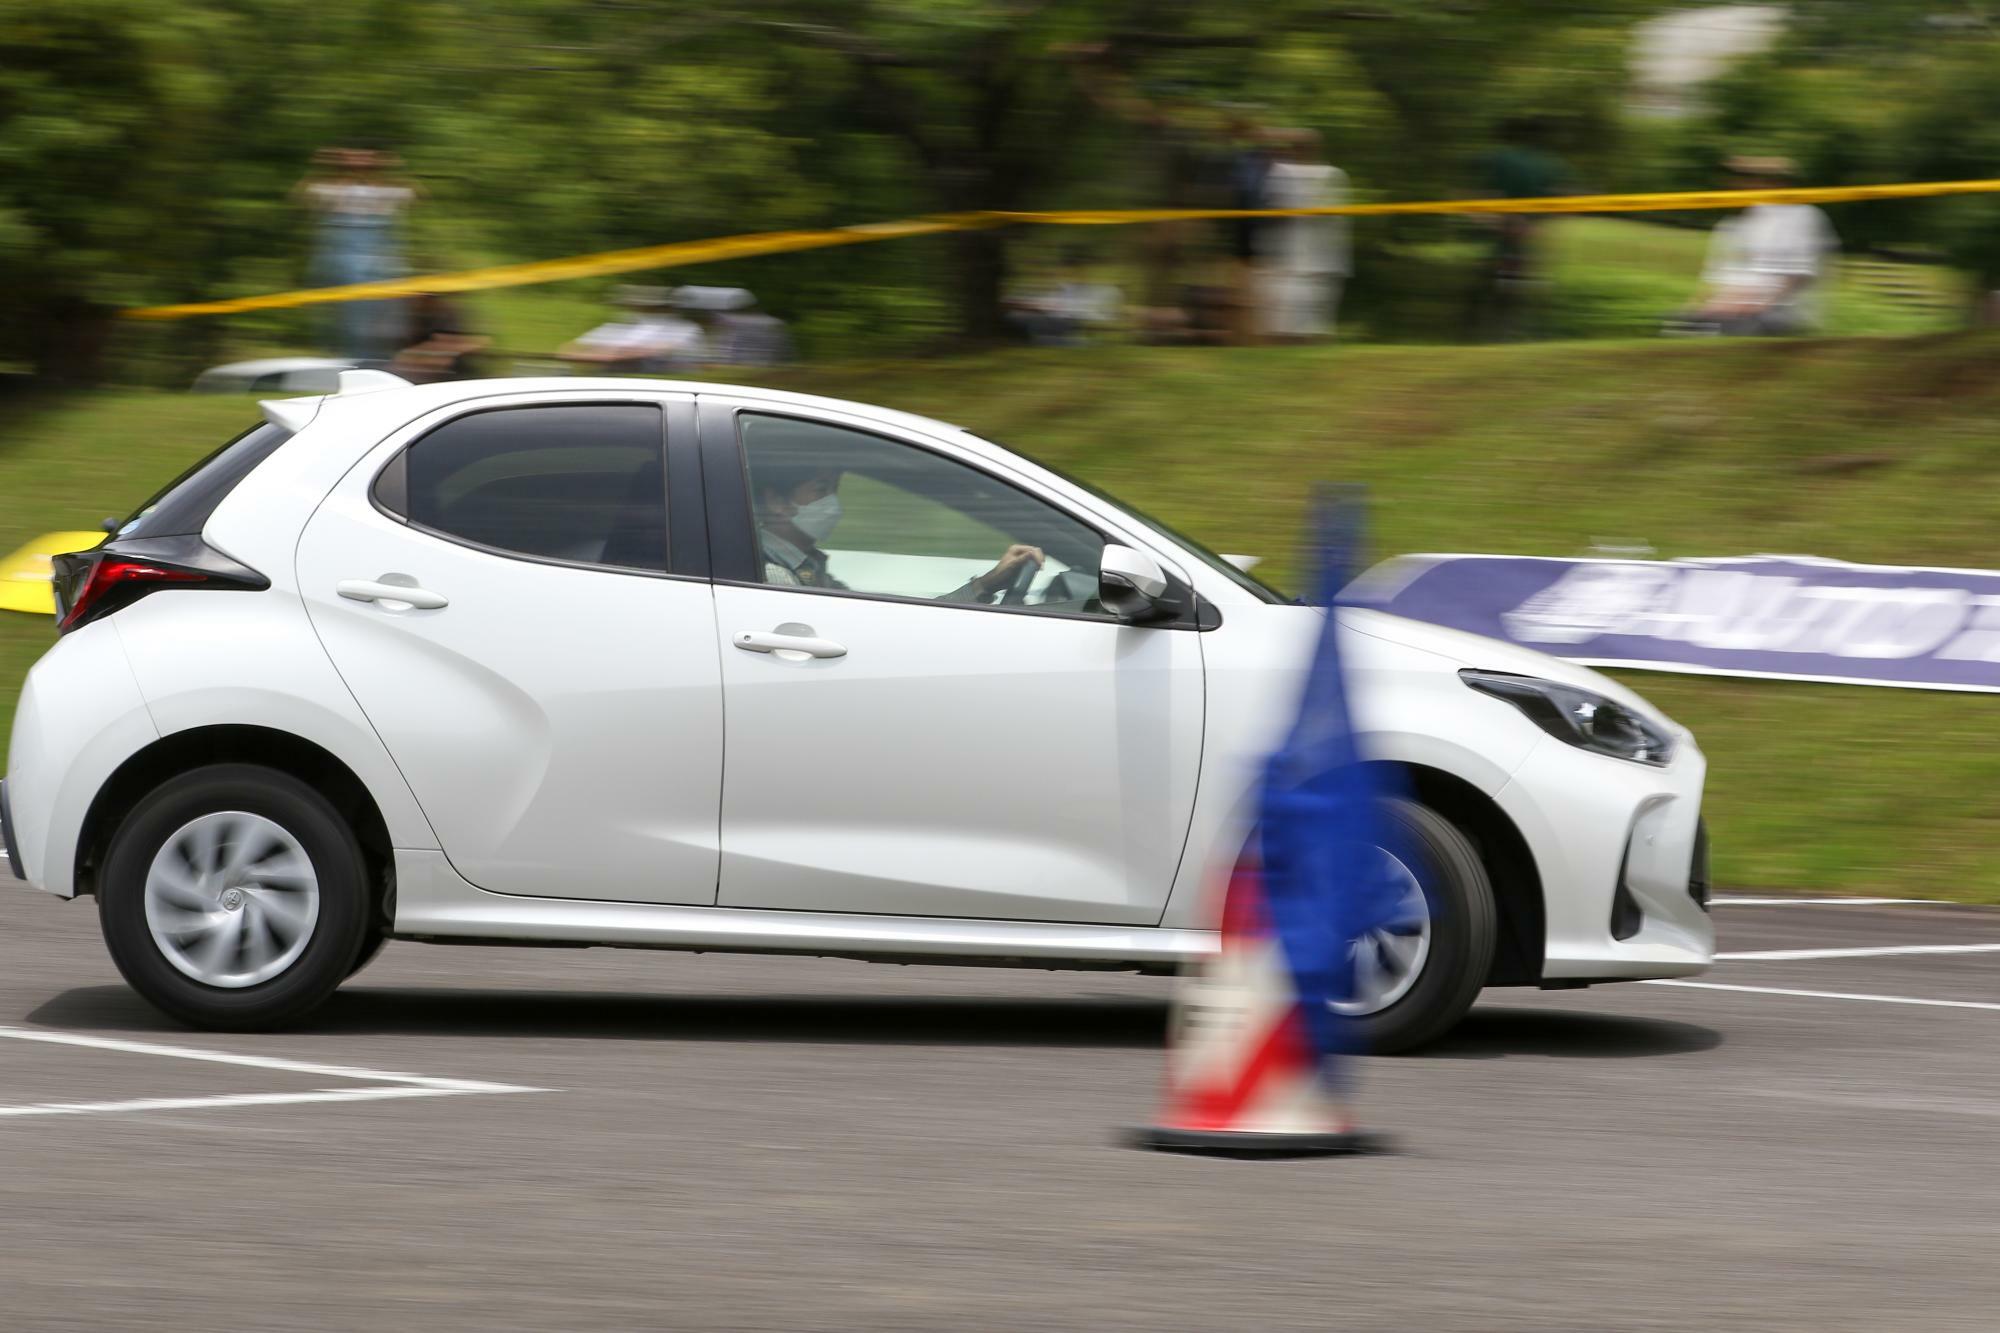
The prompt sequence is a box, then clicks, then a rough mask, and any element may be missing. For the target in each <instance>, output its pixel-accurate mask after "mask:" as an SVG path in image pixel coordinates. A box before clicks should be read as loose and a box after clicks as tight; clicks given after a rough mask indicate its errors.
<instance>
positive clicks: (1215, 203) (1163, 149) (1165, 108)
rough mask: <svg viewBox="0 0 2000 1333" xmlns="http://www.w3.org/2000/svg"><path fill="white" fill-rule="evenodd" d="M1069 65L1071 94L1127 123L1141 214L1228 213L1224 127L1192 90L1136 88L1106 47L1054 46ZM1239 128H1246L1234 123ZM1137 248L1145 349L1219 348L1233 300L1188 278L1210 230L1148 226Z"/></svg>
mask: <svg viewBox="0 0 2000 1333" xmlns="http://www.w3.org/2000/svg"><path fill="white" fill-rule="evenodd" d="M1053 49H1054V50H1055V51H1056V52H1057V53H1059V54H1061V55H1062V56H1064V57H1065V58H1067V59H1068V60H1069V61H1070V62H1071V65H1070V68H1071V71H1072V74H1073V76H1074V77H1075V79H1076V81H1077V86H1078V88H1079V89H1080V90H1081V91H1082V93H1083V94H1084V95H1085V96H1086V97H1088V98H1089V99H1090V100H1091V102H1092V103H1094V104H1095V105H1096V106H1097V107H1098V108H1100V109H1101V110H1103V111H1105V112H1106V113H1108V114H1110V115H1113V116H1116V117H1117V118H1118V119H1120V120H1122V121H1124V122H1126V123H1127V124H1128V125H1130V126H1131V127H1132V128H1133V130H1134V132H1135V134H1134V137H1135V139H1136V140H1137V143H1136V152H1137V155H1138V157H1139V159H1140V162H1141V164H1142V170H1141V172H1140V173H1138V174H1139V178H1140V179H1141V180H1144V181H1145V182H1146V193H1147V199H1146V203H1147V206H1148V207H1152V208H1165V209H1204V208H1229V207H1232V206H1233V205H1232V204H1231V202H1230V201H1231V198H1232V197H1233V196H1234V195H1235V193H1236V190H1237V186H1238V184H1239V183H1240V182H1239V178H1238V173H1237V171H1236V168H1237V167H1242V168H1245V169H1246V171H1245V173H1244V174H1245V175H1247V174H1248V172H1247V169H1248V168H1249V167H1250V166H1251V164H1250V163H1248V162H1246V161H1242V160H1239V159H1237V158H1232V156H1231V155H1230V153H1229V152H1228V151H1226V150H1225V149H1224V148H1223V146H1222V145H1220V144H1218V142H1217V140H1218V138H1219V137H1220V136H1221V133H1222V132H1223V130H1224V128H1225V126H1224V123H1223V121H1222V120H1220V119H1218V117H1217V115H1216V112H1215V108H1213V107H1212V106H1208V105H1205V104H1204V103H1203V102H1202V101H1201V99H1199V98H1198V97H1197V96H1196V95H1195V91H1194V89H1192V88H1190V87H1188V86H1186V85H1184V84H1180V83H1174V82H1164V83H1155V84H1149V85H1147V86H1145V87H1143V88H1140V87H1135V86H1134V85H1133V83H1132V81H1131V79H1130V78H1129V77H1128V76H1127V75H1126V74H1125V73H1124V72H1123V71H1121V70H1118V69H1116V68H1114V67H1113V62H1112V60H1111V49H1110V46H1109V45H1108V44H1107V43H1104V42H1089V43H1082V44H1078V45H1071V46H1061V47H1056V48H1053ZM1235 120H1236V122H1237V123H1239V124H1243V123H1246V122H1244V118H1243V117H1241V116H1238V117H1235ZM1136 230H1137V232H1138V236H1137V238H1136V239H1137V240H1138V242H1139V247H1140V249H1139V306H1138V309H1137V311H1136V312H1135V313H1136V315H1137V319H1138V324H1139V336H1140V337H1141V338H1142V339H1144V340H1145V341H1147V342H1190V341H1205V342H1214V341H1221V340H1223V339H1224V338H1226V337H1227V336H1228V334H1229V332H1230V321H1231V319H1232V316H1233V314H1234V311H1233V310H1232V306H1233V305H1234V304H1235V301H1234V297H1233V294H1232V293H1231V292H1230V291H1228V290H1227V289H1224V288H1222V287H1220V286H1219V285H1218V284H1214V283H1206V282H1201V281H1197V280H1191V278H1193V277H1194V276H1195V271H1196V270H1197V269H1199V268H1200V267H1202V266H1203V265H1202V261H1203V260H1204V258H1206V255H1205V251H1206V249H1207V247H1206V246H1205V245H1204V244H1203V242H1204V240H1205V239H1206V235H1207V233H1208V232H1209V231H1210V230H1211V226H1210V224H1207V223H1202V222H1194V221H1189V220H1186V219H1174V220H1169V221H1163V222H1153V223H1148V224H1147V225H1146V226H1144V227H1140V228H1137V229H1136Z"/></svg>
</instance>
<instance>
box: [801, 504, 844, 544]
mask: <svg viewBox="0 0 2000 1333" xmlns="http://www.w3.org/2000/svg"><path fill="white" fill-rule="evenodd" d="M839 524H840V497H839V496H838V495H822V496H821V497H820V498H819V499H817V500H814V501H813V502H811V503H810V504H802V505H800V506H799V507H798V509H797V510H796V511H795V512H794V513H793V514H792V526H793V527H795V528H797V529H798V530H799V531H800V532H803V533H804V534H805V535H806V536H808V537H810V538H812V539H813V541H814V542H823V541H825V540H826V539H827V535H828V534H829V533H831V532H832V531H833V530H834V528H835V527H837V526H839Z"/></svg>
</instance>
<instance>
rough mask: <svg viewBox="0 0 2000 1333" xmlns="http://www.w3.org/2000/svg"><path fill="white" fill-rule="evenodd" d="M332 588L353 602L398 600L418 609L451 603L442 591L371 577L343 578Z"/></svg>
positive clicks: (431, 609)
mask: <svg viewBox="0 0 2000 1333" xmlns="http://www.w3.org/2000/svg"><path fill="white" fill-rule="evenodd" d="M333 590H334V591H335V592H337V593H339V594H340V595H341V596H342V597H345V598H347V599H348V600H349V601H353V602H384V603H396V602H400V603H402V604H403V605H404V606H408V607H413V608H415V609H416V610H418V611H436V610H438V609H439V608H440V607H445V606H449V605H451V601H450V599H449V598H447V597H446V596H444V594H442V593H435V592H431V591H430V590H429V589H427V588H419V587H415V586H414V585H406V584H401V583H377V582H375V581H374V580H373V579H343V580H341V581H340V582H339V583H336V584H334V585H333Z"/></svg>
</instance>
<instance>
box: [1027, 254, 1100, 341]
mask: <svg viewBox="0 0 2000 1333" xmlns="http://www.w3.org/2000/svg"><path fill="white" fill-rule="evenodd" d="M1089 269H1090V260H1089V256H1087V255H1086V254H1085V253H1084V252H1083V251H1082V250H1080V249H1071V250H1066V251H1064V252H1063V255H1062V257H1061V259H1060V260H1059V261H1058V264H1057V268H1056V273H1055V275H1054V280H1053V281H1050V282H1047V283H1043V284H1040V285H1030V286H1028V287H1026V288H1024V289H1022V290H1021V291H1020V292H1019V293H1018V294H1016V295H1013V296H1010V297H1009V298H1008V300H1007V318H1008V319H1009V320H1010V321H1011V322H1012V323H1013V325H1014V327H1015V328H1016V329H1018V330H1020V332H1021V334H1022V336H1023V337H1025V338H1026V339H1027V340H1028V341H1029V342H1031V343H1034V344H1036V345H1037V346H1040V347H1076V346H1079V345H1081V344H1082V343H1084V342H1085V341H1087V340H1088V339H1089V337H1090V335H1091V334H1093V333H1096V332H1102V331H1104V330H1106V329H1111V328H1115V327H1117V325H1118V323H1119V320H1120V317H1121V315H1122V313H1123V309H1124V304H1125V297H1124V293H1122V292H1120V291H1119V290H1118V288H1117V287H1115V286H1113V285H1112V284H1111V283H1108V282H1092V281H1091V280H1090V272H1089Z"/></svg>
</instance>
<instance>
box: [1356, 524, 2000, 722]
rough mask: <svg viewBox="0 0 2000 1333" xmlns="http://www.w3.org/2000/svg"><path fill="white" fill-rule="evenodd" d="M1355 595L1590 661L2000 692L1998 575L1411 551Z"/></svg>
mask: <svg viewBox="0 0 2000 1333" xmlns="http://www.w3.org/2000/svg"><path fill="white" fill-rule="evenodd" d="M1349 596H1350V597H1351V598H1352V599H1353V600H1354V601H1355V602H1356V603H1358V604H1360V605H1364V606H1372V607H1375V608H1377V609H1379V610H1383V611H1387V612H1389V613H1390V614H1392V615H1399V616H1408V617H1409V618H1410V619H1412V620H1424V621H1429V622H1430V623H1432V624H1436V625H1448V626H1450V627H1452V628H1453V629H1462V630H1470V631H1471V632H1472V633H1474V634H1484V635H1488V636H1490V637H1492V638H1496V639H1506V640H1508V641H1510V642H1513V643H1518V644H1520V645H1522V646H1523V647H1527V648H1536V649H1539V650H1541V651H1542V652H1545V653H1550V654H1553V655H1554V656H1556V657H1563V658H1567V659H1569V660H1570V661H1573V662H1581V663H1584V664H1587V665H1590V666H1630V667H1644V668H1647V669H1649V670H1653V671H1679V672H1687V673H1690V674H1694V675H1713V676H1767V677H1771V678H1773V679H1778V680H1823V681H1837V682H1841V683H1844V684H1851V685H1892V686H1899V687H1902V688H1905V689H1920V690H1971V691H1994V692H2000V572H1995V571H1988V570H1977V569H1921V568H1905V567H1903V566H1898V565H1850V564H1844V563H1842V562H1840V561H1837V560H1818V559H1814V558H1812V557H1810V556H1769V555H1759V556H1741V557H1733V558H1722V559H1712V560H1710V559H1701V560H1558V559H1548V558H1541V557H1535V556H1502V555H1406V556H1399V557H1397V558H1396V559H1393V560H1390V561H1387V562H1385V563H1384V564H1381V565H1378V566H1376V567H1375V568H1374V569H1372V570H1370V571H1368V573H1366V574H1364V575H1362V576H1361V578H1359V579H1357V580H1356V581H1355V583H1354V585H1353V586H1352V587H1351V588H1350V589H1349Z"/></svg>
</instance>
